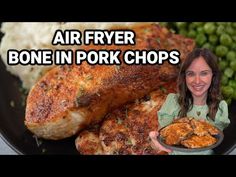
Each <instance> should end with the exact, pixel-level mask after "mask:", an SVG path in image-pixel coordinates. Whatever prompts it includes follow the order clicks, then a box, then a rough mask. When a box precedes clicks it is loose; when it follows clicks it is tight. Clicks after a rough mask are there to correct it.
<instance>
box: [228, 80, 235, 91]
mask: <svg viewBox="0 0 236 177" xmlns="http://www.w3.org/2000/svg"><path fill="white" fill-rule="evenodd" d="M229 86H230V87H232V88H233V89H234V90H235V89H236V80H229Z"/></svg>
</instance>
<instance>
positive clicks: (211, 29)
mask: <svg viewBox="0 0 236 177" xmlns="http://www.w3.org/2000/svg"><path fill="white" fill-rule="evenodd" d="M203 28H204V31H205V33H207V34H213V33H215V30H216V26H215V23H213V22H207V23H205V25H204V26H203Z"/></svg>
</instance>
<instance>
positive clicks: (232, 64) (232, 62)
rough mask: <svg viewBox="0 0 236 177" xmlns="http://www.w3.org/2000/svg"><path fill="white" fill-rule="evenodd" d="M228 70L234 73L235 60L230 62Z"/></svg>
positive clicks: (235, 68) (235, 69) (235, 67)
mask: <svg viewBox="0 0 236 177" xmlns="http://www.w3.org/2000/svg"><path fill="white" fill-rule="evenodd" d="M230 68H231V69H232V70H233V71H235V72H236V60H234V61H231V62H230Z"/></svg>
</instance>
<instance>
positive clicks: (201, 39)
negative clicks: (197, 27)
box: [196, 33, 207, 46]
mask: <svg viewBox="0 0 236 177" xmlns="http://www.w3.org/2000/svg"><path fill="white" fill-rule="evenodd" d="M206 41H207V37H206V36H205V35H204V34H203V33H199V34H197V36H196V43H197V44H198V45H199V46H202V45H203V44H204V43H205V42H206Z"/></svg>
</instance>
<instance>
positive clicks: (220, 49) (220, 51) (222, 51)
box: [215, 45, 228, 57]
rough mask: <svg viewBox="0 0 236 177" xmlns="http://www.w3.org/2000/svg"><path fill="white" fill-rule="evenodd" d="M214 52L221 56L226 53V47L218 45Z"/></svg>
mask: <svg viewBox="0 0 236 177" xmlns="http://www.w3.org/2000/svg"><path fill="white" fill-rule="evenodd" d="M215 52H216V55H217V56H218V57H223V56H225V55H226V54H227V53H228V48H227V47H225V46H223V45H218V46H217V47H216V50H215Z"/></svg>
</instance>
